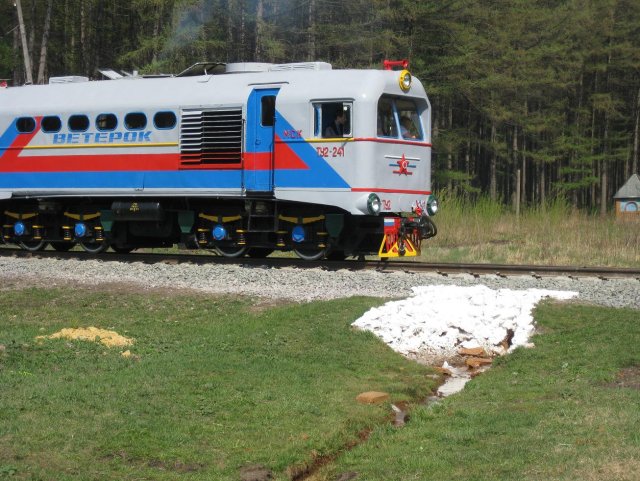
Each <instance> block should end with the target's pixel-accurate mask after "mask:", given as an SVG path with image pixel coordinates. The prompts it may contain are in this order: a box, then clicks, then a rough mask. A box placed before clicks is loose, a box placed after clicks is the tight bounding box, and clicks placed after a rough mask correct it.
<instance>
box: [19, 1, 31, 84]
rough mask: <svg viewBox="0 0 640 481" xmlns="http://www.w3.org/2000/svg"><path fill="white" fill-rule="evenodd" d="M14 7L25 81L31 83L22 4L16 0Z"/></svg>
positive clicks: (29, 59)
mask: <svg viewBox="0 0 640 481" xmlns="http://www.w3.org/2000/svg"><path fill="white" fill-rule="evenodd" d="M16 8H17V9H18V23H19V26H20V38H21V40H22V55H23V57H24V72H25V80H26V83H28V84H32V83H33V72H32V70H31V58H30V57H29V46H28V45H27V32H26V30H25V26H24V18H23V16H22V4H21V3H20V0H16Z"/></svg>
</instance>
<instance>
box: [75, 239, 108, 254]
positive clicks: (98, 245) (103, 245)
mask: <svg viewBox="0 0 640 481" xmlns="http://www.w3.org/2000/svg"><path fill="white" fill-rule="evenodd" d="M78 244H80V247H82V249H83V250H84V251H85V252H89V253H90V254H98V253H100V252H103V251H106V250H107V248H108V247H109V243H108V242H105V241H102V242H96V241H94V240H91V241H88V240H85V241H82V240H81V241H78Z"/></svg>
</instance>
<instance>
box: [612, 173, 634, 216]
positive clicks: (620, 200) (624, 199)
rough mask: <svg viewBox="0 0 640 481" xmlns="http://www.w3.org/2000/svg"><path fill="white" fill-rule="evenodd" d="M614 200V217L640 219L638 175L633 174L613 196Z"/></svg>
mask: <svg viewBox="0 0 640 481" xmlns="http://www.w3.org/2000/svg"><path fill="white" fill-rule="evenodd" d="M613 198H614V199H615V201H616V218H624V219H627V218H634V219H640V177H638V174H633V175H632V176H631V177H629V180H627V182H626V183H625V184H624V185H623V186H622V187H620V190H618V192H616V195H614V196H613Z"/></svg>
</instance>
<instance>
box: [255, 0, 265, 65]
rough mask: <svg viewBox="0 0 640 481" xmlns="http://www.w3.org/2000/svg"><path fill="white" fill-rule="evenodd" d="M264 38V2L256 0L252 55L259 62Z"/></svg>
mask: <svg viewBox="0 0 640 481" xmlns="http://www.w3.org/2000/svg"><path fill="white" fill-rule="evenodd" d="M263 36H264V0H258V5H257V7H256V48H255V51H254V53H253V57H254V60H255V61H256V62H259V61H261V60H262V54H263V53H264V48H263V46H262V42H263Z"/></svg>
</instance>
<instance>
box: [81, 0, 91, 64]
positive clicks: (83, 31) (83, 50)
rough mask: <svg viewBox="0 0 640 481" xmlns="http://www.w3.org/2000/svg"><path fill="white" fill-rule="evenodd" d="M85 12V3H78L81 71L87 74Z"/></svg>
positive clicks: (87, 48)
mask: <svg viewBox="0 0 640 481" xmlns="http://www.w3.org/2000/svg"><path fill="white" fill-rule="evenodd" d="M86 31H87V12H86V10H85V2H80V52H81V62H82V71H83V72H85V73H87V71H88V70H89V46H88V45H87V35H86Z"/></svg>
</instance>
